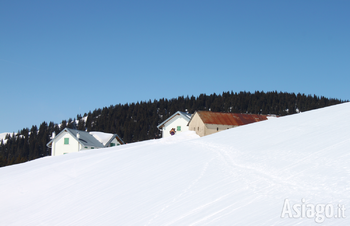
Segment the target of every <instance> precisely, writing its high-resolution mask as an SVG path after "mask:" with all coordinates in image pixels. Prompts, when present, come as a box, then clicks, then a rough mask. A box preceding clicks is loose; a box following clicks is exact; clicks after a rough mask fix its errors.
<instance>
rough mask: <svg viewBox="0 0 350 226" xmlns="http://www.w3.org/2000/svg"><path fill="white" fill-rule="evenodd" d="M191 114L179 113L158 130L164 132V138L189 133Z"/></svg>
mask: <svg viewBox="0 0 350 226" xmlns="http://www.w3.org/2000/svg"><path fill="white" fill-rule="evenodd" d="M190 119H191V114H189V113H187V112H183V111H177V112H175V113H174V114H173V115H171V116H170V117H169V118H168V119H166V120H165V121H164V122H162V123H161V124H159V125H158V126H157V128H158V129H159V130H161V131H162V137H163V138H164V137H169V136H172V135H175V134H177V133H181V132H185V131H188V130H189V129H188V125H187V124H188V122H189V121H190Z"/></svg>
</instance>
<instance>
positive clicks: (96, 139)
mask: <svg viewBox="0 0 350 226" xmlns="http://www.w3.org/2000/svg"><path fill="white" fill-rule="evenodd" d="M122 144H124V141H123V140H122V139H121V138H120V137H119V136H118V135H117V134H111V133H102V132H86V131H81V130H76V129H70V128H65V129H63V130H62V131H61V132H60V133H59V134H58V135H57V136H56V134H55V133H53V134H52V137H51V140H50V142H48V143H47V145H46V146H47V147H49V148H51V155H52V156H57V155H63V154H68V153H73V152H78V151H83V150H88V149H98V148H106V147H113V146H117V145H122Z"/></svg>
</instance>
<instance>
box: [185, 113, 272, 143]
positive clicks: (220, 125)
mask: <svg viewBox="0 0 350 226" xmlns="http://www.w3.org/2000/svg"><path fill="white" fill-rule="evenodd" d="M264 120H267V116H266V115H256V114H240V113H222V112H211V111H196V112H195V113H194V114H193V115H192V117H191V120H190V121H189V122H188V126H189V130H192V131H196V133H197V134H198V135H199V136H201V137H203V136H206V135H209V134H213V133H216V132H220V131H222V130H226V129H230V128H233V127H237V126H242V125H246V124H250V123H254V122H259V121H264Z"/></svg>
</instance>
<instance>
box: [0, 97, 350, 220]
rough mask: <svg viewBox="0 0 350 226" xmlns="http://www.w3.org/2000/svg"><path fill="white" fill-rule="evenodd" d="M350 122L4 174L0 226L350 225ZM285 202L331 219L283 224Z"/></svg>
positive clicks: (258, 128) (279, 122)
mask: <svg viewBox="0 0 350 226" xmlns="http://www.w3.org/2000/svg"><path fill="white" fill-rule="evenodd" d="M349 115H350V103H344V104H339V105H336V106H332V107H327V108H323V109H318V110H314V111H309V112H304V113H301V114H295V115H291V116H286V117H281V118H278V119H275V120H267V121H262V122H258V123H253V124H249V125H246V126H242V127H238V128H233V129H230V130H226V131H223V132H220V133H216V134H213V135H210V136H207V137H202V138H198V137H197V136H196V135H194V134H193V133H186V134H184V136H174V137H170V138H166V139H159V140H149V141H144V142H138V143H134V144H127V145H122V146H118V147H113V148H106V149H100V150H91V151H85V152H79V153H72V154H68V155H63V156H56V157H45V158H41V159H38V160H34V161H31V162H27V163H23V164H18V165H14V166H8V167H4V168H0V194H1V196H0V224H1V225H33V226H34V225H50V226H52V225H64V226H67V225H123V226H125V225H145V226H147V225H215V226H217V225H220V226H221V225H230V226H232V225H243V226H257V225H266V226H271V225H283V226H285V225H337V226H338V225H350V211H348V209H349V208H350V136H349V135H350V133H349V129H350V120H349V119H348V116H349ZM286 200H287V201H288V203H290V206H293V205H298V204H300V206H303V207H301V208H304V209H305V206H306V205H307V204H310V205H314V206H319V207H322V206H321V204H324V205H326V206H328V208H327V209H328V211H330V210H331V207H330V206H332V208H333V210H334V211H333V213H332V217H330V212H327V213H328V214H327V215H328V217H327V218H323V221H322V222H321V223H319V224H317V223H316V222H315V220H316V217H313V215H312V214H310V213H309V214H310V215H305V211H304V212H303V214H300V215H297V213H296V212H294V211H293V212H291V213H290V214H291V216H296V218H293V217H292V218H289V217H288V214H287V215H286V213H284V215H283V216H284V217H281V215H282V213H283V210H288V208H287V207H288V206H287V205H285V204H286ZM286 206H287V207H286ZM343 207H344V208H345V209H344V211H343V213H344V215H342V214H343V213H342V212H341V211H339V210H340V209H341V208H343ZM301 208H299V209H301ZM310 208H311V207H310ZM289 210H290V209H289ZM290 211H292V210H290ZM340 213H342V214H340ZM321 215H322V212H321V209H320V211H319V214H318V216H320V217H321ZM334 215H337V216H339V217H337V218H335V217H333V216H334ZM307 216H309V217H307ZM321 220H322V217H321Z"/></svg>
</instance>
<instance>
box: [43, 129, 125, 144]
mask: <svg viewBox="0 0 350 226" xmlns="http://www.w3.org/2000/svg"><path fill="white" fill-rule="evenodd" d="M65 132H67V133H69V134H70V135H71V136H72V137H73V138H74V139H75V140H77V141H78V142H79V143H81V144H82V145H84V146H86V147H96V148H104V147H105V146H106V145H107V144H109V143H110V142H111V141H112V140H113V139H114V138H117V139H118V138H119V139H118V141H119V142H120V141H121V142H120V143H121V144H124V142H123V141H122V140H121V139H120V137H119V136H118V135H117V134H109V133H102V132H91V133H89V132H86V131H82V130H76V129H70V128H65V129H63V130H62V131H61V132H60V133H59V134H58V135H57V136H55V138H56V137H58V136H60V135H61V134H62V133H65ZM78 133H79V138H78V136H77V134H78ZM55 138H53V139H52V140H51V141H50V142H49V143H47V146H48V147H51V144H52V142H53V141H54V140H55Z"/></svg>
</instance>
